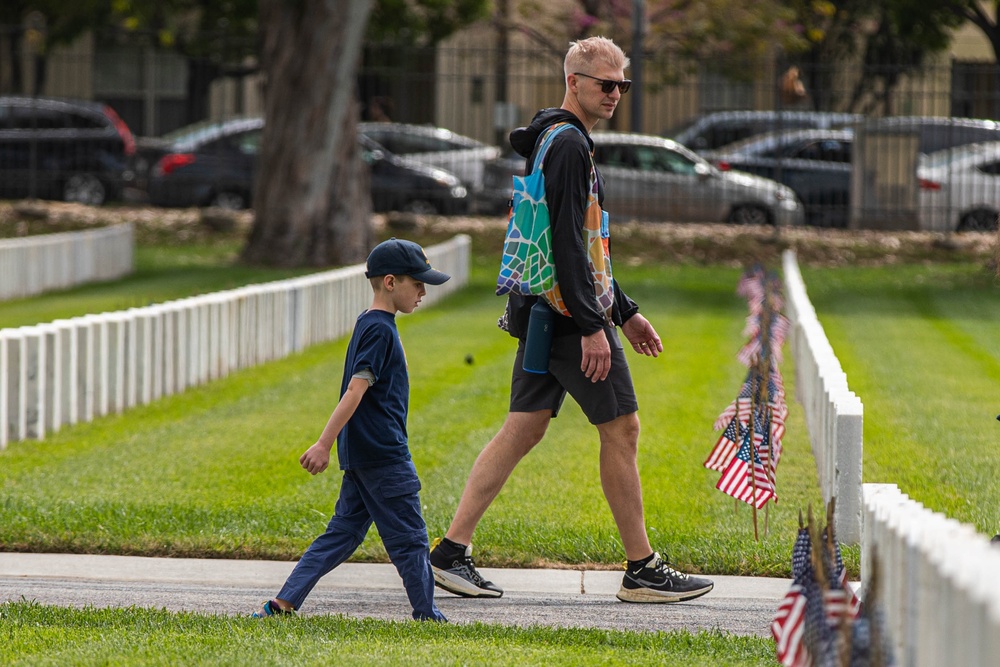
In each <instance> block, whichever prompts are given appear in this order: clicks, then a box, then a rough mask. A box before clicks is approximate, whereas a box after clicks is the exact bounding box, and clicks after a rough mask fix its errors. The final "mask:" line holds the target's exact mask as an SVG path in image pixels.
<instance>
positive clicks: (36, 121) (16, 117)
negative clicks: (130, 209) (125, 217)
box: [0, 96, 135, 204]
mask: <svg viewBox="0 0 1000 667" xmlns="http://www.w3.org/2000/svg"><path fill="white" fill-rule="evenodd" d="M134 152H135V140H134V137H133V136H132V132H131V130H129V128H128V126H127V125H126V124H125V123H124V121H122V119H121V118H119V116H118V114H117V113H115V111H114V110H113V109H112V108H111V107H109V106H107V105H106V104H101V103H100V102H93V101H88V100H73V99H60V98H46V97H19V96H3V97H0V197H7V198H20V197H38V198H40V199H61V200H65V201H71V202H79V203H83V204H103V203H104V202H106V201H109V200H114V199H119V198H121V194H122V187H123V184H124V182H125V180H126V178H127V176H128V173H127V171H128V160H129V158H130V156H131V155H132V154H133V153H134Z"/></svg>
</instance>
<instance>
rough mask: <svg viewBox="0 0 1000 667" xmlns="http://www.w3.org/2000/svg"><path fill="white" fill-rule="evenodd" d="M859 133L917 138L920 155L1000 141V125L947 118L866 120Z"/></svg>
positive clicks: (985, 121)
mask: <svg viewBox="0 0 1000 667" xmlns="http://www.w3.org/2000/svg"><path fill="white" fill-rule="evenodd" d="M858 129H859V131H864V132H867V133H869V134H871V133H886V134H906V133H913V134H916V135H917V152H918V153H922V154H925V155H926V154H929V153H935V152H937V151H941V150H944V149H946V148H953V147H955V146H963V145H966V144H973V143H980V142H984V141H1000V123H997V122H996V121H992V120H982V119H976V118H953V117H947V116H888V117H886V118H873V119H870V120H866V121H865V122H864V123H863V125H862V126H860V127H859V128H858Z"/></svg>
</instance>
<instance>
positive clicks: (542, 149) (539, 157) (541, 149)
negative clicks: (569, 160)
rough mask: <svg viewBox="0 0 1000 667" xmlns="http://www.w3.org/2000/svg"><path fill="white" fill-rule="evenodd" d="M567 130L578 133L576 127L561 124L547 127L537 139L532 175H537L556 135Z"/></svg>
mask: <svg viewBox="0 0 1000 667" xmlns="http://www.w3.org/2000/svg"><path fill="white" fill-rule="evenodd" d="M568 129H574V130H576V131H577V132H580V128H578V127H577V126H576V125H573V124H572V123H568V122H563V123H556V124H555V125H551V126H549V127H548V128H547V129H546V130H545V132H543V133H542V135H541V137H540V138H539V146H538V151H537V152H536V153H535V162H534V164H533V166H532V168H531V173H532V174H534V173H537V172H538V171H539V170H540V169H541V168H542V166H543V165H544V160H545V155H546V154H547V153H548V152H549V148H550V147H551V146H552V140H553V139H555V138H556V135H557V134H559V133H560V132H563V131H564V130H568ZM580 134H583V132H580Z"/></svg>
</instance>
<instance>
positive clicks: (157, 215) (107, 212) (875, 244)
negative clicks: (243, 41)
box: [0, 202, 1000, 273]
mask: <svg viewBox="0 0 1000 667" xmlns="http://www.w3.org/2000/svg"><path fill="white" fill-rule="evenodd" d="M126 221H129V222H132V223H133V224H134V225H135V226H136V231H137V236H138V239H139V241H140V242H141V243H190V242H212V241H219V240H226V241H229V240H233V239H240V238H244V237H245V235H246V234H247V232H248V231H249V229H250V227H251V226H252V224H253V213H251V212H240V213H231V212H228V211H213V210H206V209H161V208H153V207H137V206H115V207H108V206H105V207H88V206H83V205H77V204H66V203H62V202H0V238H3V237H16V236H25V235H28V234H40V233H51V232H59V231H72V230H79V229H87V228H91V227H99V226H105V225H108V224H116V223H121V222H126ZM373 224H374V225H375V228H376V230H377V232H378V233H379V234H380V235H382V236H388V235H390V234H391V235H398V236H405V235H410V236H411V237H413V238H414V239H417V240H422V241H423V242H425V243H427V242H431V241H433V240H436V239H438V238H443V237H446V236H450V235H453V234H456V233H466V234H469V235H470V236H472V238H473V241H474V242H475V243H482V244H484V245H485V246H487V247H488V246H491V245H492V246H494V247H496V248H497V249H498V251H499V248H500V247H501V246H502V243H503V235H504V230H505V229H506V220H505V219H504V218H503V216H493V217H450V218H448V217H436V216H429V217H421V216H413V215H402V214H389V215H377V216H375V217H374V220H373ZM612 242H613V245H614V256H615V258H616V259H617V260H618V261H620V262H625V263H627V264H631V265H636V264H645V263H653V262H656V263H686V264H718V263H722V264H731V265H734V266H739V265H747V264H749V263H753V262H760V263H764V264H766V265H775V264H776V263H777V262H779V261H780V255H781V252H782V251H783V250H785V249H786V248H792V249H794V250H795V252H796V256H797V258H798V261H799V263H800V264H802V265H808V266H846V265H855V266H877V265H891V264H901V263H914V262H917V263H923V262H976V263H979V264H981V265H982V266H983V268H984V270H987V271H990V272H994V273H995V272H997V266H998V258H1000V234H998V233H964V234H947V235H946V234H940V233H930V232H912V231H871V230H839V229H820V228H815V227H795V228H782V229H777V230H776V229H775V228H773V227H741V226H734V225H726V224H675V223H648V222H647V223H624V224H619V225H616V226H615V228H614V231H613V234H612Z"/></svg>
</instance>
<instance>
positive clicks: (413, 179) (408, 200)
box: [358, 134, 469, 215]
mask: <svg viewBox="0 0 1000 667" xmlns="http://www.w3.org/2000/svg"><path fill="white" fill-rule="evenodd" d="M358 141H360V142H361V155H362V157H363V159H364V160H365V162H367V163H368V165H369V167H370V168H371V188H372V208H373V209H374V210H375V211H409V212H411V213H425V214H426V213H431V214H433V213H440V214H442V215H461V214H464V213H466V212H468V210H469V190H468V188H466V187H465V185H463V183H462V181H461V180H460V179H459V178H458V177H457V176H455V175H454V174H452V173H451V172H450V171H446V170H444V169H438V168H436V167H430V166H428V165H425V164H417V163H413V162H409V161H407V160H404V159H403V158H400V157H399V156H398V155H393V154H392V153H390V152H389V151H387V150H386V149H385V148H384V147H383V146H381V145H380V144H378V143H376V142H375V141H374V140H373V139H369V138H368V137H366V136H365V135H363V134H359V135H358Z"/></svg>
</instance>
